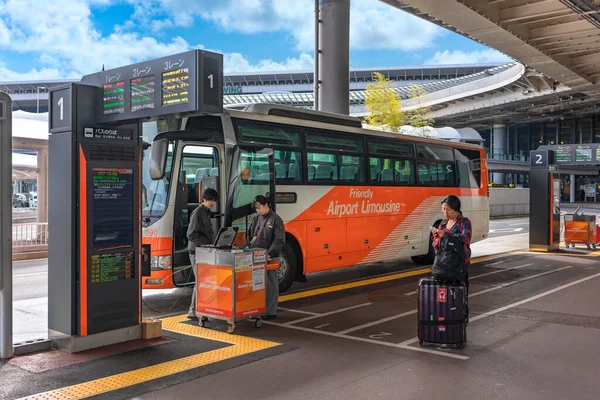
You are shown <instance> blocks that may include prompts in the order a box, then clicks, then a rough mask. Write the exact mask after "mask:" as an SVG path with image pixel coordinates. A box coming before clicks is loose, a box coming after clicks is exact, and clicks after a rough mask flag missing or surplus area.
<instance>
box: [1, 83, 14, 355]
mask: <svg viewBox="0 0 600 400" xmlns="http://www.w3.org/2000/svg"><path fill="white" fill-rule="evenodd" d="M11 123H12V101H11V99H10V97H8V95H7V94H5V93H0V358H10V357H12V356H13V351H14V348H13V337H12V336H13V327H12V324H13V312H12V307H13V301H12V295H13V294H12V284H13V283H12V273H13V271H12V126H11Z"/></svg>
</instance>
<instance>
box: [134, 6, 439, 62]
mask: <svg viewBox="0 0 600 400" xmlns="http://www.w3.org/2000/svg"><path fill="white" fill-rule="evenodd" d="M130 1H133V0H130ZM156 1H159V2H160V4H161V10H162V11H163V12H164V13H165V14H166V15H167V18H170V19H171V20H172V21H173V23H174V24H175V25H178V26H186V27H187V26H190V25H192V24H193V22H194V18H195V17H200V18H202V19H204V20H208V21H212V22H214V23H215V24H217V25H218V26H219V27H220V28H221V29H223V31H225V32H239V33H243V34H256V33H262V32H286V33H287V34H289V35H290V36H291V37H292V38H293V40H294V42H295V47H296V50H299V51H311V50H313V49H314V0H220V1H214V0H156ZM350 4H351V5H350V6H351V10H350V19H351V21H350V45H351V47H352V48H353V49H399V50H417V49H422V48H425V47H429V46H431V45H432V43H433V42H434V41H435V38H436V37H438V36H440V35H442V34H443V32H444V30H443V29H442V28H440V27H438V26H437V25H435V24H432V23H429V22H426V21H424V20H422V19H420V18H417V17H415V16H412V15H410V14H408V13H404V12H402V11H400V10H397V9H395V8H393V7H391V6H389V5H386V4H384V3H382V2H381V1H379V0H352V1H351V3H350Z"/></svg>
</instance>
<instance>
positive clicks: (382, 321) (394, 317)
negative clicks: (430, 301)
mask: <svg viewBox="0 0 600 400" xmlns="http://www.w3.org/2000/svg"><path fill="white" fill-rule="evenodd" d="M416 313H417V310H411V311H407V312H405V313H402V314H397V315H392V316H391V317H387V318H384V319H380V320H377V321H373V322H368V323H366V324H362V325H359V326H355V327H353V328H349V329H345V330H343V331H339V332H337V333H338V334H340V335H345V334H347V333H350V332H354V331H358V330H361V329H363V328H368V327H370V326H375V325H379V324H383V323H385V322H388V321H393V320H395V319H398V318H403V317H408V316H409V315H412V314H416Z"/></svg>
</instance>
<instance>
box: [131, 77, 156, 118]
mask: <svg viewBox="0 0 600 400" xmlns="http://www.w3.org/2000/svg"><path fill="white" fill-rule="evenodd" d="M129 93H130V96H129V98H130V107H131V112H136V111H139V110H147V109H150V108H154V75H150V76H144V77H141V78H135V79H131V88H130V92H129Z"/></svg>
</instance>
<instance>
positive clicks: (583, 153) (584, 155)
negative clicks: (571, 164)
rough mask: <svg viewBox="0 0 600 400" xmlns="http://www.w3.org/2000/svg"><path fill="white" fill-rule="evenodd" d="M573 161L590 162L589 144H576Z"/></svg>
mask: <svg viewBox="0 0 600 400" xmlns="http://www.w3.org/2000/svg"><path fill="white" fill-rule="evenodd" d="M575 161H576V162H591V161H592V148H591V146H578V147H577V148H575Z"/></svg>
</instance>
